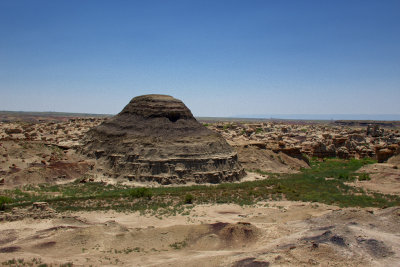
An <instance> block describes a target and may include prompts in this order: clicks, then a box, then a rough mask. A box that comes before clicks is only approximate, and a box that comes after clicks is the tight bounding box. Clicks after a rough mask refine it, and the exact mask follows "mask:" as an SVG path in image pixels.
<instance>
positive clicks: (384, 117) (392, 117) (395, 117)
mask: <svg viewBox="0 0 400 267" xmlns="http://www.w3.org/2000/svg"><path fill="white" fill-rule="evenodd" d="M7 112H11V113H33V114H37V113H39V114H38V115H40V113H43V114H46V113H52V114H67V115H68V114H69V115H96V116H115V115H117V114H118V113H93V112H89V113H86V112H64V111H24V110H0V113H7ZM193 116H194V117H195V118H226V119H265V120H273V119H278V120H325V121H329V120H364V121H368V120H372V121H400V114H247V115H246V114H243V115H236V116H202V115H196V114H193Z"/></svg>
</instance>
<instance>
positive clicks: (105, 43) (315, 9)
mask: <svg viewBox="0 0 400 267" xmlns="http://www.w3.org/2000/svg"><path fill="white" fill-rule="evenodd" d="M149 93H160V94H169V95H172V96H174V97H176V98H179V99H181V100H183V101H184V102H185V104H186V105H187V106H188V107H189V108H190V109H191V110H192V112H193V114H194V115H197V116H236V115H246V114H247V115H248V114H343V113H345V114H400V104H399V100H400V1H399V0H394V1H390V0H384V1H382V0H376V1H369V0H343V1H341V0H335V1H322V0H315V1H308V0H293V1H286V0H285V1H282V0H275V1H272V0H260V1H257V0H241V1H236V0H229V1H228V0H226V1H222V0H211V1H208V0H182V1H175V0H159V1H155V0H143V1H134V0H131V1H129V0H115V1H112V0H108V1H101V0H93V1H89V0H66V1H62V0H46V1H45V0H35V1H32V0H26V1H23V0H0V110H23V111H63V112H86V113H117V112H119V111H120V110H121V109H122V108H123V107H124V106H125V105H126V104H127V103H128V102H129V100H130V99H131V98H132V97H134V96H137V95H142V94H149Z"/></svg>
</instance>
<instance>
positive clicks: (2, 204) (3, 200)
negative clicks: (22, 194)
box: [0, 196, 12, 210]
mask: <svg viewBox="0 0 400 267" xmlns="http://www.w3.org/2000/svg"><path fill="white" fill-rule="evenodd" d="M11 202H12V199H11V198H9V197H6V196H0V210H5V209H6V204H7V203H11Z"/></svg>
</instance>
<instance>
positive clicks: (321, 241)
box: [0, 201, 400, 266]
mask: <svg viewBox="0 0 400 267" xmlns="http://www.w3.org/2000/svg"><path fill="white" fill-rule="evenodd" d="M188 211H190V212H188V214H186V215H177V216H167V217H165V216H164V217H160V216H156V215H151V214H147V215H140V214H138V213H117V212H79V213H65V214H56V215H55V216H54V217H53V218H49V219H41V220H35V219H23V220H20V221H13V222H1V224H0V259H1V262H5V261H8V260H12V259H24V261H25V262H33V261H35V260H34V259H40V260H41V262H42V263H47V264H49V263H52V264H64V263H68V262H71V263H73V264H74V265H77V266H89V265H93V266H100V265H101V266H107V265H108V266H113V265H114V266H117V265H118V266H119V265H125V266H312V265H316V266H360V265H365V266H399V263H400V235H399V232H400V208H388V209H367V210H363V209H354V208H352V209H340V208H338V207H335V206H328V205H322V204H313V203H302V202H290V201H276V202H263V203H259V204H258V205H255V206H250V207H249V206H246V207H241V206H237V205H232V204H229V205H227V204H225V205H199V206H196V207H191V206H188Z"/></svg>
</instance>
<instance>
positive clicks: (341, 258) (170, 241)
mask: <svg viewBox="0 0 400 267" xmlns="http://www.w3.org/2000/svg"><path fill="white" fill-rule="evenodd" d="M1 115H2V121H3V122H1V123H0V209H1V211H0V264H2V265H4V266H39V265H41V266H46V265H47V266H50V265H52V266H73V265H76V266H103V265H108V266H112V265H114V266H121V265H124V266H236V267H239V266H360V265H364V266H400V234H399V233H400V196H399V194H400V170H399V167H400V156H399V154H400V148H399V144H400V132H399V129H400V125H399V124H398V122H373V121H371V122H357V121H336V122H335V121H327V122H313V121H308V122H306V121H278V120H276V121H273V120H259V121H254V120H252V121H246V120H239V119H238V120H225V121H224V120H211V119H203V120H200V122H201V123H202V124H203V125H204V126H205V127H207V128H208V130H210V131H212V132H213V133H215V134H217V135H220V136H222V137H223V138H224V139H225V140H226V142H227V143H228V144H229V145H230V146H231V147H233V149H234V151H235V152H236V153H237V158H238V162H239V164H240V165H241V166H242V167H243V169H244V170H245V176H244V177H241V176H240V175H239V176H235V177H240V179H236V178H235V179H234V180H235V182H232V183H209V182H210V181H211V182H212V181H213V180H207V181H209V182H206V183H204V184H202V185H198V184H196V183H195V181H194V180H193V181H191V180H189V181H187V182H186V180H185V179H181V180H179V179H178V180H171V181H170V180H162V181H163V182H162V183H163V184H162V185H161V184H160V183H159V182H157V180H156V179H148V180H146V179H143V180H136V179H134V178H133V177H131V176H129V175H126V174H124V173H123V172H120V173H117V174H118V175H116V172H111V171H110V169H108V168H106V167H105V165H104V164H105V163H104V162H102V160H101V158H100V157H99V158H96V157H90V156H89V155H88V154H87V153H84V152H86V150H87V147H86V146H87V143H85V142H86V141H85V138H87V136H88V131H89V130H90V129H93V127H96V126H99V125H100V124H101V123H103V122H105V121H110V118H106V117H79V116H74V117H69V116H67V115H58V116H49V115H47V114H46V115H43V114H42V115H41V114H33V115H32V114H29V116H28V115H27V114H11V115H10V114H8V115H7V114H3V113H2V114H1ZM205 132H207V134H208V131H205ZM215 140H217V139H215ZM218 140H219V139H218ZM216 142H217V141H216ZM218 142H222V141H218ZM96 146H97V143H96ZM222 146H225V145H221V147H222ZM110 149H111V148H110ZM96 151H97V153H98V154H101V153H104V151H101V150H99V149H98V148H96V149H95V150H94V152H96ZM201 153H203V152H202V151H201ZM220 154H221V153H220ZM224 155H225V154H224ZM117 156H118V155H115V154H112V155H111V154H110V155H109V156H108V157H107V162H106V163H107V164H110V162H109V160H113V159H114V158H116V157H117ZM225 157H228V156H225ZM234 164H236V163H234ZM234 166H236V167H237V166H238V165H234ZM236 167H235V168H236ZM210 168H211V167H210ZM237 168H238V170H239V167H237ZM124 170H125V169H124ZM175 171H179V170H178V169H177V168H175ZM215 171H218V169H216V170H215ZM222 172H224V171H222ZM222 172H221V173H222ZM238 173H241V172H240V171H238ZM146 177H147V176H146ZM207 177H208V176H207ZM201 179H203V178H201ZM207 179H209V178H207ZM231 180H232V179H231ZM236 180H238V181H236ZM160 181H161V180H160ZM201 181H203V182H204V180H201Z"/></svg>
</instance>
